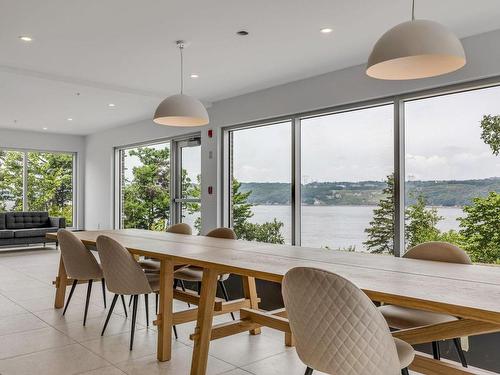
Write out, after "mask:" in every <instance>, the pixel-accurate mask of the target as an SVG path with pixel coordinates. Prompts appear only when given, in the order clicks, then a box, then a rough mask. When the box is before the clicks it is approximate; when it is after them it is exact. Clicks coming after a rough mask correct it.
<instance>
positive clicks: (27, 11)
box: [0, 0, 500, 134]
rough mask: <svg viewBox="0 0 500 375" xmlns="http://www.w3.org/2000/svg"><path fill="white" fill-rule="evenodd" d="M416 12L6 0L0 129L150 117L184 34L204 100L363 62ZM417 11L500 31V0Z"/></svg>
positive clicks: (63, 128) (87, 127)
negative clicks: (325, 30)
mask: <svg viewBox="0 0 500 375" xmlns="http://www.w3.org/2000/svg"><path fill="white" fill-rule="evenodd" d="M409 10H410V0H377V1H373V0H250V1H241V0H212V1H208V0H161V1H160V0H146V1H144V0H143V1H139V0H104V1H103V0H85V1H84V0H74V1H68V0H44V1H40V0H0V128H16V129H26V130H36V131H42V128H43V127H47V128H48V130H47V131H49V132H58V133H69V134H90V133H92V132H95V131H98V130H101V129H105V128H109V127H114V126H119V125H122V124H126V123H131V122H133V121H137V120H141V119H146V118H150V117H151V116H152V113H153V111H154V109H155V107H156V105H157V104H158V103H159V101H161V99H162V98H163V97H165V96H167V95H170V94H173V93H176V92H177V90H178V81H179V78H178V74H179V70H178V51H177V49H176V47H175V44H174V42H175V40H177V39H185V40H187V41H189V42H190V45H189V46H188V48H187V49H186V51H185V67H186V68H185V72H186V76H188V75H189V74H190V73H197V74H199V75H200V78H198V79H196V80H192V79H190V78H186V91H187V93H188V94H192V95H194V96H197V97H198V98H200V99H202V100H203V101H205V102H206V103H210V102H214V101H217V100H220V99H224V98H227V97H231V96H235V95H239V94H243V93H247V92H251V91H255V90H259V89H263V88H267V87H271V86H274V85H277V84H281V83H285V82H289V81H294V80H297V79H301V78H306V77H309V76H314V75H318V74H322V73H326V72H329V71H333V70H338V69H342V68H345V67H348V66H353V65H358V64H361V63H364V62H365V61H366V58H367V56H368V54H369V51H370V49H371V47H372V45H373V43H374V42H375V41H376V39H377V38H378V37H379V36H380V35H381V34H382V33H383V32H384V31H386V30H387V29H388V28H390V27H392V26H394V25H395V24H397V23H399V22H402V21H405V20H407V19H408V17H409ZM416 15H417V18H428V19H433V20H436V21H439V22H441V23H443V24H444V25H446V26H448V27H449V28H451V29H452V30H453V31H454V32H455V33H456V34H457V35H458V36H459V37H466V36H470V35H474V34H479V33H483V32H486V31H490V30H494V29H500V2H499V0H474V1H472V0H417V1H416ZM327 26H328V27H332V28H333V29H334V32H333V33H331V34H328V35H324V34H321V33H320V32H319V30H320V28H322V27H327ZM241 29H245V30H248V31H249V32H250V35H249V36H247V37H240V36H237V35H236V34H235V32H236V31H238V30H241ZM20 35H29V36H32V37H33V39H34V41H33V42H31V43H24V42H21V41H20V40H19V39H18V36H20ZM77 92H79V93H80V95H79V96H78V95H76V93H77ZM108 103H114V104H116V107H115V108H114V109H109V108H108V106H107V105H108ZM68 117H70V118H73V121H71V122H69V121H67V118H68ZM15 120H16V121H15Z"/></svg>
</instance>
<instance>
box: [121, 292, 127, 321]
mask: <svg viewBox="0 0 500 375" xmlns="http://www.w3.org/2000/svg"><path fill="white" fill-rule="evenodd" d="M120 297H122V305H123V311H124V312H125V318H128V314H127V305H126V304H125V297H124V296H123V294H122V295H121V296H120Z"/></svg>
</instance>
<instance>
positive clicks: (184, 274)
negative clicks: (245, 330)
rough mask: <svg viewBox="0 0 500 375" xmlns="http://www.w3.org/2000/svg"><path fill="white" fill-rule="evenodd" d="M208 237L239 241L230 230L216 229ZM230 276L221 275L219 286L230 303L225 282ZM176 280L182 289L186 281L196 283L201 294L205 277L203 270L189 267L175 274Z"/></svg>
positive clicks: (226, 274)
mask: <svg viewBox="0 0 500 375" xmlns="http://www.w3.org/2000/svg"><path fill="white" fill-rule="evenodd" d="M207 237H214V238H223V239H228V240H236V239H238V238H237V236H236V233H235V232H234V230H232V229H230V228H216V229H214V230H212V231H210V232H208V233H207ZM229 276H230V274H228V273H225V274H222V275H219V279H218V285H219V287H220V288H221V291H222V295H223V296H224V299H225V300H226V301H229V294H228V293H227V289H226V285H225V284H224V281H226V280H227V279H228V278H229ZM174 277H175V279H176V280H179V281H180V283H181V286H182V288H183V289H184V281H190V282H195V283H196V284H197V288H198V294H199V293H200V292H201V279H202V277H203V269H202V268H200V267H196V266H188V267H184V268H181V269H179V270H177V271H175V273H174ZM231 317H232V318H233V320H235V317H234V314H233V313H231Z"/></svg>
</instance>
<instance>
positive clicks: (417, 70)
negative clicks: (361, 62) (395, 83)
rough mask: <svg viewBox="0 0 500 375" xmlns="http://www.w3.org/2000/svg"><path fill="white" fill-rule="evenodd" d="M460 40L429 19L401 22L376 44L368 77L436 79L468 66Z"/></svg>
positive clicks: (368, 69)
mask: <svg viewBox="0 0 500 375" xmlns="http://www.w3.org/2000/svg"><path fill="white" fill-rule="evenodd" d="M465 62H466V60H465V52H464V48H463V46H462V43H461V42H460V40H459V39H458V38H457V37H456V36H455V35H454V34H453V33H452V32H451V31H450V30H448V29H447V28H445V27H444V26H443V25H441V24H439V23H437V22H434V21H428V20H413V21H409V22H404V23H401V24H399V25H397V26H395V27H393V28H392V29H390V30H389V31H387V32H386V33H385V34H384V35H382V37H381V38H380V39H379V40H378V41H377V43H376V44H375V46H374V47H373V51H372V53H371V54H370V57H369V59H368V66H367V69H366V74H368V75H369V76H370V77H373V78H378V79H387V80H404V79H418V78H427V77H434V76H438V75H441V74H445V73H450V72H453V71H455V70H458V69H460V68H461V67H463V66H464V65H465Z"/></svg>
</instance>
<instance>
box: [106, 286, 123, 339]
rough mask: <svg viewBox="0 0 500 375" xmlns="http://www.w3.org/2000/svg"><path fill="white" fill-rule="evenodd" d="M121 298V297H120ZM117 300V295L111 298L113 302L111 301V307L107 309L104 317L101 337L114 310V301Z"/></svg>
mask: <svg viewBox="0 0 500 375" xmlns="http://www.w3.org/2000/svg"><path fill="white" fill-rule="evenodd" d="M122 298H123V296H122ZM117 299H118V294H115V295H114V296H113V300H112V301H111V306H110V307H109V311H108V316H107V317H106V321H105V322H104V327H102V331H101V336H102V335H104V331H106V327H107V326H108V322H109V318H111V314H112V313H113V309H114V308H115V304H116V300H117Z"/></svg>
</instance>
